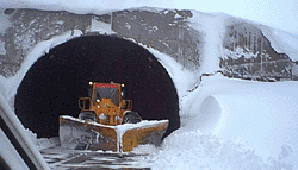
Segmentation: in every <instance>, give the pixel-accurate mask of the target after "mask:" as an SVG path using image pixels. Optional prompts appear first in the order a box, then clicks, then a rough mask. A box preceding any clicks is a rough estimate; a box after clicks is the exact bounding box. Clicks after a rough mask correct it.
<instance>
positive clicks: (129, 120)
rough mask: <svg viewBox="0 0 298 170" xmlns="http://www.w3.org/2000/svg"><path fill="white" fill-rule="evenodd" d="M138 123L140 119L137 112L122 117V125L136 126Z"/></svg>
mask: <svg viewBox="0 0 298 170" xmlns="http://www.w3.org/2000/svg"><path fill="white" fill-rule="evenodd" d="M140 121H142V118H141V116H140V115H139V114H138V113H137V112H128V113H126V114H125V116H124V119H123V124H137V123H138V122H140Z"/></svg>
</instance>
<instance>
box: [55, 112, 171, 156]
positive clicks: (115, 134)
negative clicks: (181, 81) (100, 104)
mask: <svg viewBox="0 0 298 170" xmlns="http://www.w3.org/2000/svg"><path fill="white" fill-rule="evenodd" d="M59 121H60V131H59V135H60V140H61V146H62V148H63V149H66V150H94V151H97V150H101V151H113V152H130V151H132V150H133V147H137V146H138V145H145V144H154V145H155V146H159V145H160V143H161V139H162V136H163V134H164V133H165V132H166V130H167V128H168V120H160V121H146V120H145V121H142V122H139V123H138V124H125V125H118V126H107V125H100V124H98V123H96V122H91V121H85V120H80V119H76V118H73V117H71V116H65V115H61V116H60V118H59Z"/></svg>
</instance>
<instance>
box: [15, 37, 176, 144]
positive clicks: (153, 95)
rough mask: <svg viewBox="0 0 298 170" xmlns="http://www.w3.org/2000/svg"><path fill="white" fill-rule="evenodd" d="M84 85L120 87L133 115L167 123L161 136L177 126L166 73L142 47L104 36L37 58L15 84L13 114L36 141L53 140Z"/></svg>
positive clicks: (83, 93) (81, 40)
mask: <svg viewBox="0 0 298 170" xmlns="http://www.w3.org/2000/svg"><path fill="white" fill-rule="evenodd" d="M89 81H93V82H103V83H110V82H111V81H113V82H115V83H116V82H119V83H124V84H125V97H124V98H125V99H129V100H132V106H133V111H136V112H138V113H139V114H140V115H141V116H142V118H143V119H145V120H146V119H148V120H161V119H168V120H169V121H170V123H169V127H168V130H167V132H166V133H165V134H164V137H166V136H167V135H168V134H169V133H171V132H173V131H174V130H176V129H178V128H179V127H180V116H179V99H178V95H177V92H176V89H175V86H174V83H173V81H172V79H171V77H170V76H169V75H168V73H167V71H166V69H165V68H163V67H162V65H161V63H159V62H158V61H157V59H156V58H155V56H154V55H153V54H152V53H150V52H149V51H148V50H146V49H144V48H143V47H141V46H139V45H137V44H135V43H133V42H131V41H129V40H125V39H121V38H117V37H109V36H88V37H79V38H74V39H71V40H68V42H66V43H64V44H60V45H58V46H56V47H55V48H53V49H51V50H50V51H49V53H46V54H45V55H44V56H42V57H40V58H39V59H38V60H37V62H36V63H34V64H33V65H32V66H31V68H30V69H29V70H28V72H27V73H26V75H25V77H24V79H23V81H22V82H21V83H20V85H19V88H18V92H17V95H16V97H15V103H14V107H15V113H16V114H17V115H18V117H19V119H20V121H21V122H22V124H23V125H24V126H25V127H26V128H29V129H30V130H31V131H32V132H33V133H37V137H38V138H52V137H58V128H59V124H58V116H59V115H71V116H75V117H77V116H78V114H79V112H80V108H79V102H78V99H79V97H84V96H87V95H88V90H87V87H88V82H89Z"/></svg>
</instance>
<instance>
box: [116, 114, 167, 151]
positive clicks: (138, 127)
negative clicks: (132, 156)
mask: <svg viewBox="0 0 298 170" xmlns="http://www.w3.org/2000/svg"><path fill="white" fill-rule="evenodd" d="M124 126H127V127H124ZM118 128H119V129H120V128H124V129H126V130H125V133H124V134H123V136H122V140H121V139H120V140H119V141H120V149H122V151H123V152H129V151H132V150H133V147H137V146H138V145H145V144H153V145H155V146H159V145H160V144H161V140H162V136H163V134H164V133H165V132H166V131H167V128H168V120H160V121H146V120H145V121H142V122H139V123H138V124H133V125H131V124H128V125H122V126H118ZM118 133H119V134H120V135H121V130H118ZM121 142H122V143H121Z"/></svg>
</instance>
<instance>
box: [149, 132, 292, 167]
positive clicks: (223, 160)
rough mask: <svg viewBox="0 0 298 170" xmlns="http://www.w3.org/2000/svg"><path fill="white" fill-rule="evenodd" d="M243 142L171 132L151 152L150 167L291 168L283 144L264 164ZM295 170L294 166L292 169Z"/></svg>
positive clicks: (199, 134) (207, 135) (196, 133)
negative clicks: (152, 160) (158, 146)
mask: <svg viewBox="0 0 298 170" xmlns="http://www.w3.org/2000/svg"><path fill="white" fill-rule="evenodd" d="M249 147H250V146H248V144H247V143H245V142H244V141H241V140H239V141H233V140H223V139H222V138H219V137H217V136H216V135H213V134H202V133H199V132H184V133H177V134H171V135H170V136H169V137H168V138H167V139H165V140H164V143H163V145H162V148H161V150H156V151H155V152H152V153H151V154H152V155H151V156H152V159H154V164H151V166H150V167H151V169H152V170H158V169H164V170H180V169H185V170H188V169H189V170H192V169H203V170H210V169H212V170H222V169H229V170H239V169H243V170H271V169H278V170H281V169H286V170H290V169H292V165H293V160H294V159H293V158H291V156H292V155H293V152H292V151H291V150H292V149H291V147H290V146H289V145H283V146H282V147H281V148H282V151H281V152H280V154H279V157H278V158H274V157H270V158H269V161H268V163H264V162H263V160H262V158H261V157H260V156H257V155H256V153H255V151H253V150H251V149H249ZM293 169H295V168H293Z"/></svg>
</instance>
